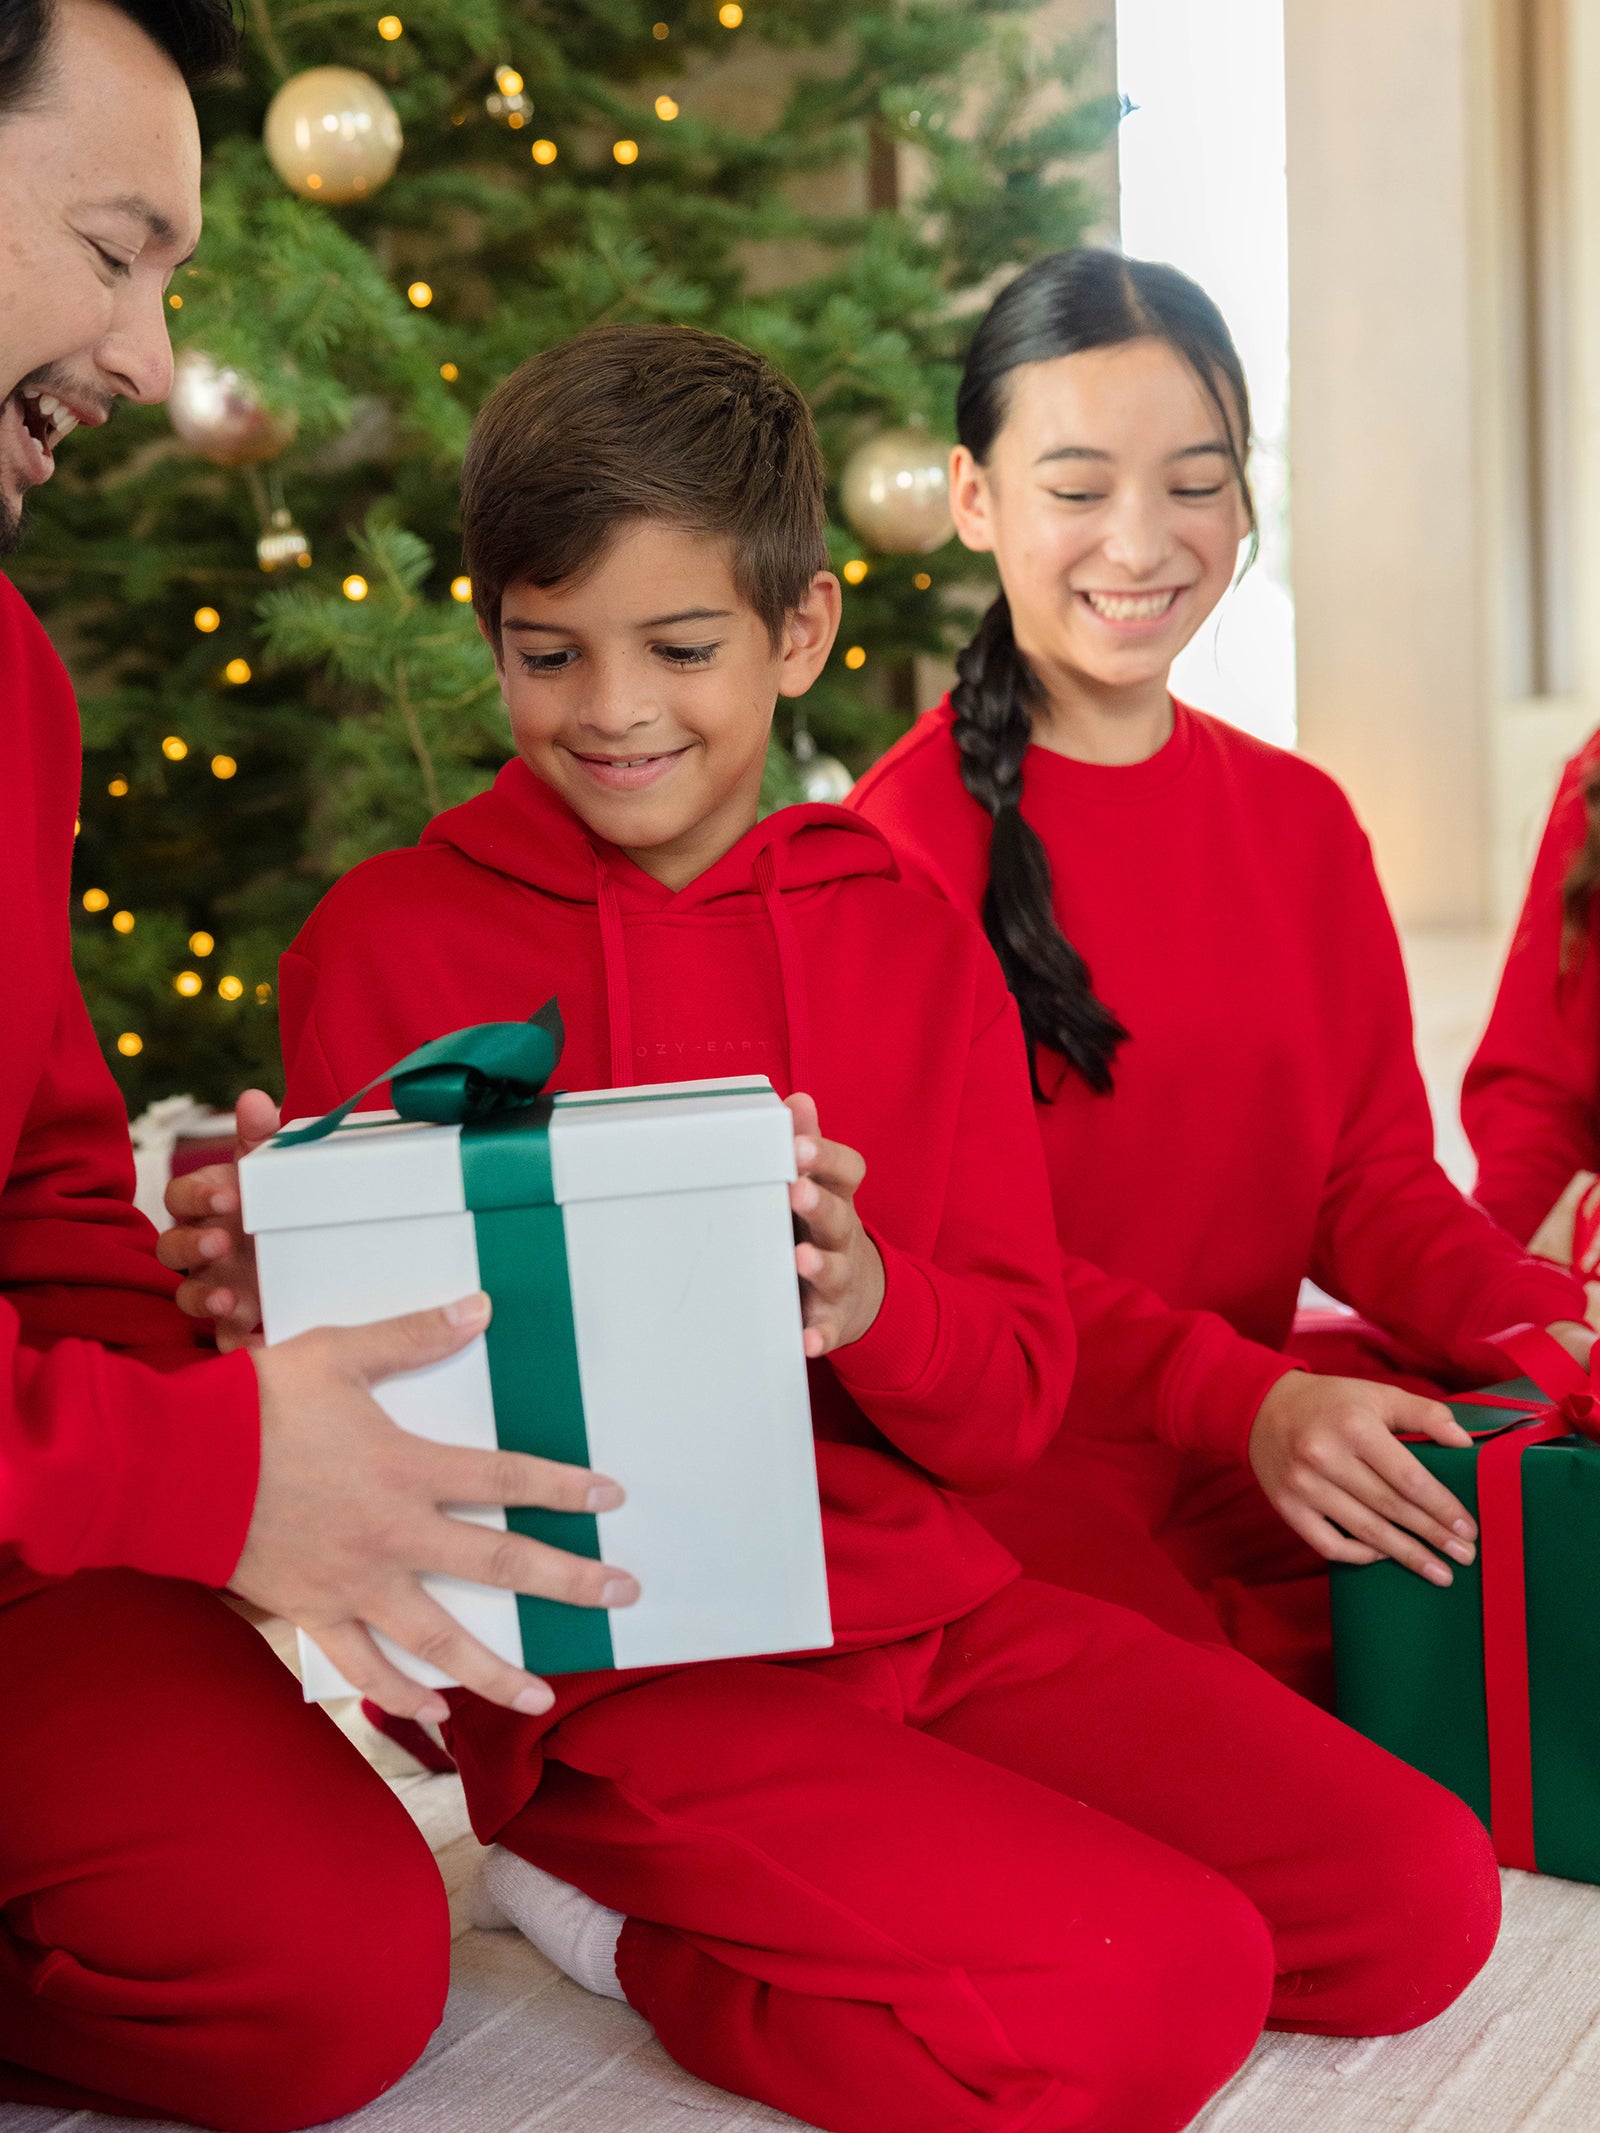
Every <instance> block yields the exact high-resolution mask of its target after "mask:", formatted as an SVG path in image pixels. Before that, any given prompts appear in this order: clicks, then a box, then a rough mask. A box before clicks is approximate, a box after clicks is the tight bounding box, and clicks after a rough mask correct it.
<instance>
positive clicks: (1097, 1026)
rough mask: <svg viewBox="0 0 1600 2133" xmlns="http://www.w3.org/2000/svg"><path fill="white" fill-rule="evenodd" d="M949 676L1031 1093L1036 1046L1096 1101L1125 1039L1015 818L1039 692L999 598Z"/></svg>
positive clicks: (989, 929)
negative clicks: (1062, 923)
mask: <svg viewBox="0 0 1600 2133" xmlns="http://www.w3.org/2000/svg"><path fill="white" fill-rule="evenodd" d="M956 673H957V676H958V677H959V678H958V680H957V682H956V686H955V687H954V688H953V689H952V690H951V692H950V701H951V704H952V705H953V706H954V709H955V714H956V721H955V727H954V729H953V730H954V737H955V744H956V746H957V748H959V749H960V751H961V782H962V784H963V785H965V786H966V788H967V790H968V792H969V793H971V795H972V797H973V798H974V799H975V800H976V801H978V802H979V804H980V805H981V806H983V807H986V808H987V809H988V811H989V813H990V815H991V816H992V817H993V818H994V834H993V838H992V841H991V843H990V846H989V886H988V888H987V889H986V890H985V891H984V898H983V927H984V931H985V932H986V933H987V934H988V936H989V939H990V942H991V943H992V945H993V947H994V952H995V954H996V955H997V956H998V957H999V958H1000V968H1001V969H1002V970H1003V971H1004V972H1005V979H1006V983H1007V984H1008V985H1009V986H1010V988H1011V990H1012V992H1013V993H1014V994H1015V996H1016V1001H1017V1006H1018V1008H1019V1010H1020V1011H1021V1015H1022V1028H1023V1033H1024V1035H1025V1036H1026V1037H1027V1039H1028V1072H1029V1074H1030V1075H1031V1076H1032V1078H1033V1093H1034V1095H1035V1097H1037V1098H1038V1099H1039V1100H1040V1101H1041V1102H1042V1101H1043V1099H1044V1092H1043V1090H1042V1089H1041V1088H1040V1086H1039V1069H1038V1064H1037V1058H1036V1047H1037V1046H1039V1045H1041V1044H1044V1045H1048V1046H1049V1047H1050V1049H1051V1050H1052V1051H1055V1052H1059V1053H1060V1054H1061V1056H1062V1058H1063V1059H1065V1060H1066V1061H1067V1062H1068V1064H1069V1065H1071V1066H1073V1067H1075V1068H1076V1069H1077V1071H1078V1072H1079V1073H1080V1074H1081V1075H1082V1076H1083V1078H1084V1080H1085V1081H1086V1082H1087V1083H1088V1084H1089V1086H1090V1088H1091V1089H1093V1090H1094V1091H1095V1092H1096V1094H1097V1095H1100V1096H1106V1095H1109V1094H1110V1091H1111V1062H1112V1060H1113V1059H1114V1058H1115V1056H1116V1050H1117V1046H1118V1045H1119V1044H1121V1043H1122V1041H1123V1039H1124V1038H1125V1037H1126V1036H1127V1034H1128V1032H1127V1031H1126V1030H1125V1029H1124V1028H1123V1026H1122V1024H1121V1023H1120V1022H1119V1021H1118V1020H1117V1018H1116V1016H1115V1015H1114V1014H1113V1013H1112V1012H1111V1010H1110V1008H1109V1007H1107V1006H1106V1005H1105V1003H1104V1001H1102V1000H1097V999H1096V998H1095V996H1094V990H1093V987H1092V984H1091V982H1090V978H1089V972H1088V969H1087V968H1086V966H1085V964H1084V960H1083V957H1082V956H1081V955H1079V953H1078V951H1077V949H1076V948H1074V947H1073V945H1072V943H1071V942H1070V941H1069V940H1067V939H1066V937H1065V936H1064V935H1063V933H1062V932H1061V929H1060V928H1059V927H1058V926H1057V924H1056V921H1055V912H1054V909H1053V906H1052V903H1051V896H1050V860H1049V857H1048V855H1047V854H1046V852H1045V848H1044V845H1043V843H1042V841H1041V840H1040V837H1039V833H1038V831H1037V830H1035V829H1033V828H1032V827H1031V826H1030V825H1029V824H1028V823H1026V822H1025V821H1024V820H1023V819H1022V759H1023V756H1024V755H1025V754H1026V753H1027V750H1028V746H1029V743H1030V742H1031V741H1032V739H1033V712H1032V706H1033V702H1034V699H1035V697H1036V696H1037V694H1038V688H1037V684H1036V683H1035V681H1034V678H1033V674H1032V672H1031V671H1030V669H1029V666H1028V662H1027V661H1026V660H1025V659H1024V658H1023V656H1022V654H1021V653H1020V652H1019V651H1018V650H1017V642H1016V639H1015V637H1014V636H1013V635H1012V633H1011V609H1010V607H1009V605H1008V604H1007V601H1006V596H1005V594H1004V593H1001V595H1000V596H999V598H998V599H997V600H996V601H995V602H994V604H993V606H992V607H991V608H990V609H989V611H988V613H987V614H986V615H985V616H984V618H983V620H982V622H981V623H979V625H978V633H977V635H976V636H975V637H974V638H973V640H972V642H971V643H970V644H969V645H968V646H967V648H966V650H965V651H964V652H963V653H962V654H961V656H960V658H959V659H958V660H957V661H956Z"/></svg>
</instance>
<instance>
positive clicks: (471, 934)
mask: <svg viewBox="0 0 1600 2133" xmlns="http://www.w3.org/2000/svg"><path fill="white" fill-rule="evenodd" d="M551 994H554V995H555V996H556V997H557V998H558V1000H559V1001H560V1005H561V1013H562V1017H563V1020H564V1022H565V1024H566V1050H565V1053H564V1055H563V1057H562V1060H561V1063H560V1069H559V1074H558V1083H559V1085H560V1086H561V1087H563V1088H574V1089H582V1088H607V1087H613V1088H616V1087H625V1086H628V1085H629V1084H633V1083H651V1082H663V1081H688V1080H697V1079H704V1078H708V1077H718V1076H725V1075H732V1074H748V1073H752V1072H754V1073H762V1074H766V1075H767V1076H768V1077H769V1078H770V1079H771V1080H772V1082H773V1083H774V1085H775V1086H776V1087H777V1089H778V1090H779V1092H780V1093H782V1094H788V1093H791V1092H793V1091H796V1090H804V1091H807V1092H809V1093H810V1094H811V1095H812V1096H814V1097H815V1099H816V1102H817V1108H818V1112H819V1115H820V1118H821V1122H822V1130H823V1132H824V1134H826V1135H827V1136H829V1137H830V1138H832V1139H835V1140H840V1141H843V1142H846V1143H848V1144H849V1145H850V1146H851V1147H854V1148H856V1149H859V1150H860V1151H861V1152H862V1154H863V1155H864V1156H865V1158H866V1166H867V1168H866V1182H865V1183H864V1184H863V1186H862V1187H861V1190H860V1192H859V1194H858V1195H857V1202H856V1204H857V1207H858V1209H859V1211H860V1214H861V1217H862V1220H863V1221H864V1223H865V1224H866V1226H867V1228H868V1230H869V1231H870V1232H871V1234H872V1236H873V1237H874V1239H875V1240H876V1242H877V1245H878V1248H879V1250H880V1251H881V1253H882V1255H883V1261H884V1268H885V1272H886V1275H887V1288H886V1291H885V1295H884V1302H883V1308H882V1309H881V1311H880V1312H879V1314H878V1317H877V1319H876V1321H875V1322H874V1324H873V1325H872V1327H871V1328H870V1329H869V1331H868V1332H867V1333H866V1334H865V1336H864V1337H863V1338H862V1339H861V1340H859V1341H857V1342H855V1343H854V1344H853V1345H852V1346H850V1347H848V1348H844V1349H841V1350H839V1351H838V1352H837V1353H836V1354H835V1355H833V1356H831V1357H829V1358H828V1359H827V1360H825V1361H823V1362H820V1363H815V1364H813V1365H812V1366H811V1387H812V1411H813V1417H814V1424H815V1429H816V1435H817V1438H818V1446H817V1465H818V1473H819V1478H820V1483H821V1491H822V1498H823V1507H824V1526H825V1538H826V1546H827V1554H828V1568H829V1579H830V1587H831V1593H832V1600H833V1608H834V1622H835V1628H836V1631H837V1634H838V1637H839V1640H840V1642H841V1643H845V1644H864V1643H876V1642H879V1641H882V1640H884V1639H888V1638H893V1637H900V1636H905V1635H909V1634H911V1633H912V1632H914V1631H917V1630H920V1629H925V1628H928V1627H931V1626H933V1625H935V1624H940V1623H944V1622H948V1621H952V1620H954V1619H955V1618H956V1617H957V1616H958V1615H961V1614H963V1613H965V1612H966V1611H967V1610H968V1609H970V1608H972V1607H974V1606H976V1605H977V1604H978V1602H979V1601H980V1600H982V1599H985V1598H986V1597H988V1595H989V1594H991V1593H992V1592H994V1591H996V1590H997V1589H998V1588H999V1587H1000V1586H1001V1585H1003V1584H1005V1583H1006V1582H1007V1581H1008V1580H1009V1579H1010V1578H1011V1577H1013V1576H1014V1575H1015V1574H1016V1565H1015V1563H1014V1562H1013V1561H1012V1559H1011V1557H1010V1556H1009V1555H1007V1554H1006V1553H1005V1551H1004V1550H1003V1549H1001V1548H1000V1546H999V1545H998V1543H996V1542H995V1541H994V1540H992V1539H991V1538H990V1537H989V1535H988V1534H987V1533H985V1532H984V1530H983V1529H982V1527H981V1526H980V1525H979V1524H978V1523H977V1522H976V1520H975V1519H974V1518H973V1517H972V1516H971V1514H970V1513H969V1512H968V1511H966V1510H965V1509H964V1508H963V1507H962V1506H960V1505H959V1504H958V1503H956V1502H955V1500H954V1499H953V1497H952V1496H951V1495H950V1494H949V1493H948V1491H950V1490H963V1491H965V1490H976V1491H982V1490H987V1489H994V1488H997V1487H999V1486H1000V1485H1001V1484H1002V1483H1004V1482H1006V1481H1009V1480H1011V1479H1012V1478H1013V1477H1014V1476H1016V1475H1017V1474H1019V1473H1021V1472H1022V1471H1023V1470H1024V1469H1025V1468H1026V1467H1027V1465H1028V1464H1029V1463H1030V1461H1032V1460H1033V1459H1035V1458H1036V1457H1037V1456H1038V1453H1039V1451H1040V1449H1041V1447H1042V1446H1043V1444H1044V1443H1045V1440H1046V1439H1047V1438H1048V1437H1049V1436H1050V1435H1051V1433H1052V1432H1053V1431H1054V1429H1055V1428H1056V1426H1057V1424H1058V1422H1059V1420H1060V1417H1061V1410H1062V1407H1063V1405H1064V1403H1065V1400H1066V1394H1067V1388H1068V1385H1069V1382H1070V1377H1071V1365H1072V1331H1071V1325H1070V1321H1069V1320H1068V1318H1067V1315H1066V1311H1065V1308H1064V1306H1063V1303H1062V1297H1061V1285H1060V1277H1059V1274H1058V1273H1057V1270H1056V1264H1055V1260H1056V1254H1055V1251H1054V1232H1053V1227H1052V1223H1051V1216H1050V1201H1049V1193H1048V1189H1047V1187H1046V1183H1045V1178H1044V1170H1043V1165H1042V1164H1041V1162H1040V1158H1039V1139H1038V1132H1037V1129H1036V1128H1035V1126H1034V1123H1033V1118H1032V1114H1031V1105H1030V1101H1029V1094H1028V1083H1027V1072H1026V1066H1025V1062H1024V1057H1023V1051H1022V1039H1021V1033H1020V1029H1019V1027H1018V1023H1017V1018H1016V1012H1015V1008H1014V1006H1013V1003H1012V1001H1011V1000H1010V998H1009V996H1008V995H1007V993H1006V990H1005V987H1004V985H1003V984H1002V982H1001V980H1000V975H999V972H998V970H997V969H996V967H995V965H994V962H993V960H992V958H991V957H990V955H989V953H988V949H987V945H986V944H985V942H984V941H983V940H982V938H981V936H980V935H979V934H978V932H977V930H976V929H975V928H974V927H973V925H972V924H971V922H970V921H969V920H968V919H966V918H964V917H963V916H961V915H960V914H959V913H957V912H954V911H952V910H951V909H950V908H949V907H948V905H946V904H944V903H943V902H941V901H939V900H936V899H934V898H932V897H929V896H927V895H926V894H924V893H922V892H920V891H918V890H915V889H912V888H909V887H907V886H905V885H904V884H902V883H901V882H900V881H899V880H898V878H897V873H896V869H895V865H894V861H893V859H892V857H891V855H890V852H889V849H888V846H887V845H886V844H885V843H884V841H883V839H882V838H881V837H880V836H879V835H878V833H877V831H876V830H873V829H871V828H869V827H868V825H867V824H865V823H863V822H860V821H858V820H856V819H855V818H854V817H853V816H851V815H847V814H845V813H844V812H842V810H840V809H838V808H832V807H796V808H789V809H786V810H785V811H783V812H782V813H780V814H777V815H773V816H770V817H769V818H768V819H767V820H766V821H765V822H763V823H761V824H759V825H758V827H756V828H755V829H753V830H751V831H750V832H749V834H748V835H746V836H745V837H744V838H742V839H741V840H740V842H739V843H738V844H737V845H735V846H734V848H733V849H732V850H731V851H730V852H728V853H727V854H726V855H725V856H724V857H723V858H722V859H721V860H719V861H718V862H717V863H716V865H715V866H713V867H711V868H710V869H708V871H707V872H706V873H704V874H702V875H701V876H700V878H699V879H698V880H697V881H694V882H692V883H690V885H689V886H688V887H687V888H685V889H682V890H680V891H678V892H677V893H676V894H673V893H672V892H670V891H668V890H667V889H665V888H663V887H662V886H661V885H660V884H659V883H658V882H656V881H654V880H652V879H651V878H650V876H649V875H647V874H645V873H643V872H642V871H641V870H640V869H639V868H638V867H637V866H635V865H634V864H633V863H632V862H631V861H630V860H629V859H627V858H626V857H625V856H624V855H623V854H622V853H621V852H619V851H617V850H615V849H614V848H612V847H610V846H607V845H604V844H599V843H596V842H593V841H591V839H590V837H589V835H588V833H587V832H586V831H585V830H584V828H583V825H582V824H581V823H580V822H579V821H578V819H577V817H576V816H575V815H573V814H572V813H571V811H570V810H569V809H568V808H567V807H566V805H565V803H564V802H562V801H561V800H560V799H558V798H557V796H556V795H555V794H554V793H552V792H551V791H550V790H549V788H548V787H546V786H545V785H543V784H541V783H540V782H539V780H538V779H536V778H535V777H534V776H533V774H532V772H531V771H529V770H528V769H527V768H526V766H525V765H524V764H523V763H521V762H520V761H514V762H512V763H510V764H508V765H507V766H506V768H505V769H504V770H503V771H502V772H501V773H500V776H499V779H498V781H497V783H496V784H495V786H494V788H493V789H492V791H490V792H488V793H485V794H483V795H482V796H481V797H480V798H478V799H476V800H471V801H469V802H468V803H467V804H466V805H465V806H464V807H457V808H454V809H452V810H451V811H450V812H449V813H448V814H445V815H441V816H440V817H439V818H438V820H437V821H435V822H434V823H433V825H432V826H431V827H430V828H429V829H428V830H427V831H426V832H425V833H424V835H423V838H422V842H421V844H420V845H419V846H418V847H417V848H416V849H415V850H412V851H405V852H390V853H385V854H384V855H383V856H381V857H379V858H377V859H371V860H368V861H367V862H366V864H365V865H364V866H360V867H357V868H356V869H355V871H354V872H353V873H351V874H348V875H347V876H346V877H345V878H344V880H343V881H341V882H340V883H339V884H338V885H337V886H336V887H335V888H334V889H333V890H332V891H331V892H330V893H329V895H328V896H327V897H326V898H325V899H324V901H323V902H322V904H321V905H320V907H319V908H318V909H317V911H316V912H315V913H313V915H312V917H311V919H310V921H309V922H308V924H307V925H306V927H305V929H304V931H303V932H302V933H301V935H300V937H299V939H298V940H297V941H296V942H295V943H294V945H293V946H292V947H291V949H290V950H289V952H288V954H287V955H286V956H285V957H284V959H283V965H282V983H281V991H280V996H281V1000H282V1008H283V1032H284V1051H285V1058H286V1061H287V1064H288V1104H289V1109H290V1111H291V1112H292V1113H306V1112H321V1111H323V1110H325V1109H327V1108H328V1107H329V1106H331V1105H332V1104H334V1103H335V1102H337V1101H339V1100H340V1099H342V1098H343V1097H345V1096H348V1095H349V1094H350V1093H351V1092H352V1091H353V1090H355V1089H357V1088H359V1087H360V1086H361V1084H362V1083H363V1082H365V1081H366V1080H368V1079H369V1078H370V1077H371V1076H372V1075H374V1074H379V1073H382V1072H383V1070H384V1069H385V1068H386V1067H389V1066H392V1065H393V1064H394V1063H395V1061H396V1060H398V1059H399V1058H401V1057H402V1056H403V1055H404V1054H405V1053H406V1052H407V1051H409V1050H411V1049H412V1048H413V1047H414V1046H415V1045H417V1044H419V1043H421V1042H423V1041H424V1040H425V1039H427V1038H430V1037H437V1036H440V1035H442V1034H444V1033H445V1032H447V1031H449V1030H452V1029H456V1028H459V1027H461V1026H462V1025H463V1024H466V1023H472V1022H484V1021H501V1020H504V1021H510V1020H515V1019H519V1018H522V1017H525V1016H527V1015H530V1014H532V1013H533V1012H534V1010H535V1009H536V1008H538V1007H539V1005H540V1004H541V1003H542V1002H543V1001H544V1000H545V999H547V998H548V997H549V996H550V995H551ZM369 1101H370V1102H371V1103H372V1104H374V1105H376V1104H379V1103H381V1102H382V1101H384V1098H383V1096H382V1095H381V1094H378V1095H374V1096H373V1097H372V1098H371V1099H369ZM617 1478H618V1479H619V1480H620V1481H621V1482H622V1483H623V1484H624V1486H626V1483H627V1476H626V1475H625V1474H622V1475H619V1476H618V1477H617ZM609 1678H611V1679H614V1678H615V1677H609ZM558 1708H559V1707H558ZM492 1715H493V1714H488V1716H489V1717H492ZM485 1722H486V1723H487V1722H488V1719H487V1717H486V1720H485ZM528 1723H529V1722H527V1721H521V1722H519V1724H520V1725H522V1726H524V1727H526V1726H527V1724H528ZM507 1781H508V1782H509V1779H508V1780H507ZM508 1797H510V1798H511V1805H512V1806H513V1807H514V1806H515V1805H519V1804H520V1802H521V1800H522V1799H523V1798H525V1797H526V1790H524V1791H522V1792H517V1791H516V1790H515V1785H514V1783H513V1788H512V1794H511V1795H508ZM507 1811H508V1812H509V1811H510V1809H509V1808H508V1810H507ZM475 1812H477V1809H476V1807H475Z"/></svg>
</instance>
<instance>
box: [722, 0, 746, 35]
mask: <svg viewBox="0 0 1600 2133" xmlns="http://www.w3.org/2000/svg"><path fill="white" fill-rule="evenodd" d="M717 20H718V21H719V22H720V23H721V24H722V27H723V28H724V29H725V30H736V29H737V28H738V27H739V25H740V23H741V22H743V20H744V9H743V8H742V7H741V6H740V5H739V0H724V5H723V6H721V7H719V8H718V9H717Z"/></svg>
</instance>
